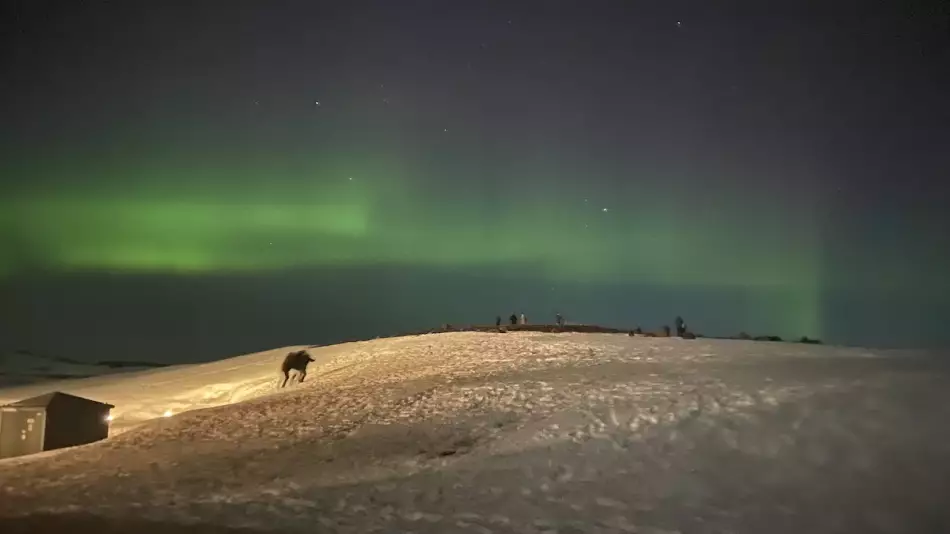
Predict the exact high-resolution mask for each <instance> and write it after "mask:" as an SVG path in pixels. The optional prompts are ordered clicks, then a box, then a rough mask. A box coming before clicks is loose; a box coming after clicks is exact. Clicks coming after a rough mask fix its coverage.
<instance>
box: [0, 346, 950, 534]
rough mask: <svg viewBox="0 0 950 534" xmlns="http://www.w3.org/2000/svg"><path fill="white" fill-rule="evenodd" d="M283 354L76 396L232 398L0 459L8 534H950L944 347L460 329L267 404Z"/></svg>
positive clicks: (108, 380) (131, 414)
mask: <svg viewBox="0 0 950 534" xmlns="http://www.w3.org/2000/svg"><path fill="white" fill-rule="evenodd" d="M292 348H293V347H288V348H286V349H279V350H275V351H269V352H264V353H259V354H254V355H248V356H242V357H239V358H234V359H230V360H225V361H222V362H216V363H213V364H205V365H195V366H186V367H178V368H167V369H162V370H155V371H147V372H142V373H135V374H134V375H132V374H130V375H118V376H114V377H101V378H96V379H89V380H81V381H71V382H69V384H70V388H66V389H64V390H65V391H67V392H70V393H74V394H79V395H84V396H89V397H92V398H96V399H98V400H103V401H105V402H110V403H113V404H115V405H116V413H117V414H119V419H120V420H121V419H123V418H124V419H127V420H129V421H130V422H131V421H139V420H142V419H144V418H146V417H148V416H149V415H153V416H154V415H157V414H159V413H161V412H162V411H164V409H168V408H172V409H173V410H174V411H175V412H176V413H178V412H181V411H184V410H188V409H190V408H203V407H207V406H213V405H219V406H217V407H212V408H208V409H199V410H196V411H190V412H187V413H180V414H179V415H175V416H174V417H170V418H158V419H155V420H153V421H149V422H145V423H144V424H141V425H139V426H137V427H135V428H132V429H131V430H128V431H126V432H123V433H120V434H118V435H116V436H114V437H111V438H110V439H108V440H106V441H104V442H101V443H97V444H93V445H88V446H85V447H79V448H75V449H70V450H66V451H53V452H50V453H44V454H41V455H36V456H33V457H24V458H17V459H12V460H5V461H2V462H0V481H2V490H0V492H2V496H0V518H2V519H0V530H2V531H3V532H4V533H7V532H28V531H31V532H38V531H40V530H38V529H41V528H47V529H49V528H54V526H56V525H59V526H60V528H63V526H69V528H89V529H93V528H95V529H97V530H98V531H99V532H103V531H105V532H118V531H119V529H122V530H123V531H128V530H129V529H136V530H139V531H142V532H178V531H180V529H181V528H183V527H181V525H182V524H185V523H188V524H191V525H193V528H194V529H195V531H196V532H197V531H202V532H204V531H209V530H208V529H210V528H212V526H214V527H216V528H220V529H224V528H225V527H229V528H237V527H246V528H249V529H251V531H260V532H264V531H268V532H275V531H278V532H314V531H317V532H354V533H356V532H373V531H377V532H408V531H412V532H418V533H423V532H432V533H436V532H438V533H442V532H479V533H486V532H539V533H540V532H549V533H550V532H563V533H567V532H597V533H600V532H639V533H654V534H657V533H664V532H666V533H668V532H684V533H685V532H709V533H714V532H715V533H719V532H742V533H746V532H748V533H753V532H755V533H758V532H770V533H771V532H789V533H793V532H794V533H798V532H946V531H950V512H948V511H946V507H945V503H944V500H945V496H946V495H948V494H950V439H948V438H950V432H948V430H947V429H946V421H950V402H947V401H948V400H950V399H948V397H950V373H948V370H947V366H946V364H945V363H943V362H944V361H943V360H941V359H940V358H939V355H938V357H936V358H935V357H931V356H928V355H924V354H902V353H897V352H888V353H883V352H876V351H867V350H861V349H842V348H834V347H822V346H806V345H793V344H781V343H756V342H746V341H725V340H693V341H688V340H679V339H647V338H631V337H627V336H623V335H605V334H541V333H532V332H520V333H507V334H490V333H447V334H438V335H429V336H417V337H407V338H395V339H383V340H376V341H368V342H360V343H350V344H345V345H337V346H333V347H323V348H316V349H311V352H312V354H313V355H314V357H315V358H317V360H318V361H317V362H315V363H314V364H313V369H312V370H311V372H310V376H309V377H308V382H306V383H304V384H303V385H299V386H295V387H293V388H290V389H288V390H284V391H283V392H275V391H274V380H275V370H276V367H277V364H278V363H279V360H280V358H281V357H282V356H283V355H284V354H286V352H287V351H288V350H291V349H292ZM35 392H42V391H39V390H38V389H34V390H30V391H28V390H27V389H18V390H0V400H3V399H12V398H20V397H24V396H29V395H31V394H34V393H35ZM235 401H242V402H238V403H233V402H235ZM24 514H32V515H31V516H29V517H23V516H24ZM43 514H54V515H43ZM57 521H60V523H57ZM31 529H32V530H31ZM315 529H316V530H315ZM218 531H221V532H224V531H227V530H218Z"/></svg>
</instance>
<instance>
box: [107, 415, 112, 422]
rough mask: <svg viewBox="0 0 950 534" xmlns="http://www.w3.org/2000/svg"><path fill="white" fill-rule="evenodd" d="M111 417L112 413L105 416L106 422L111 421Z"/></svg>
mask: <svg viewBox="0 0 950 534" xmlns="http://www.w3.org/2000/svg"><path fill="white" fill-rule="evenodd" d="M112 419H113V417H112V414H109V415H107V416H106V422H111V421H112Z"/></svg>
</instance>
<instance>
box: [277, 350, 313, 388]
mask: <svg viewBox="0 0 950 534" xmlns="http://www.w3.org/2000/svg"><path fill="white" fill-rule="evenodd" d="M313 361H316V360H314V359H313V358H311V357H310V354H308V353H307V351H306V350H298V351H295V352H291V353H289V354H287V356H286V357H284V362H283V363H281V364H280V372H281V373H283V375H284V381H283V382H281V384H280V387H285V386H286V385H287V381H288V380H289V379H290V372H291V371H297V382H298V383H299V382H303V379H304V378H306V377H307V364H309V363H310V362H313Z"/></svg>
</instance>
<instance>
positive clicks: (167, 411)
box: [162, 410, 172, 417]
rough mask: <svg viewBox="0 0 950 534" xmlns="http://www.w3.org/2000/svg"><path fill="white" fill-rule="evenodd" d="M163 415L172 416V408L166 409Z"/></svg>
mask: <svg viewBox="0 0 950 534" xmlns="http://www.w3.org/2000/svg"><path fill="white" fill-rule="evenodd" d="M162 415H163V416H164V417H171V416H172V411H171V410H165V413H164V414H162Z"/></svg>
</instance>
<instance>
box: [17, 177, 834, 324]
mask: <svg viewBox="0 0 950 534" xmlns="http://www.w3.org/2000/svg"><path fill="white" fill-rule="evenodd" d="M345 167H346V166H342V165H341V166H337V167H333V168H328V167H312V168H306V169H301V168H298V169H296V171H293V172H287V171H284V173H285V174H283V175H279V176H276V179H274V180H273V181H272V183H273V185H272V186H266V187H265V186H261V185H260V184H261V182H262V181H261V180H254V179H253V178H254V176H260V175H265V176H266V175H271V176H273V175H274V174H273V173H274V170H273V169H254V168H244V169H242V170H240V171H237V172H232V173H231V174H226V173H224V172H222V171H209V170H207V168H205V169H203V170H201V171H194V172H189V171H187V170H186V171H181V170H166V171H162V170H159V169H149V170H147V171H142V170H139V171H136V170H134V169H126V170H113V171H112V172H114V173H122V175H124V176H132V177H133V178H132V179H129V180H127V181H126V182H125V183H126V185H125V186H123V187H117V186H116V185H115V184H117V183H122V182H121V181H120V180H118V179H116V177H112V176H110V177H109V178H111V179H108V180H105V181H99V182H98V183H102V184H106V183H108V184H112V185H110V186H108V187H101V188H98V189H97V188H94V187H90V186H89V185H88V184H87V185H86V186H84V187H82V188H76V189H75V190H70V189H69V188H63V187H58V188H56V189H55V190H53V191H47V190H44V189H43V188H42V187H35V188H32V189H31V188H21V189H20V190H18V191H15V192H14V193H13V194H10V195H5V196H4V197H3V200H2V201H0V235H2V236H5V240H6V241H7V242H8V243H12V244H13V245H12V246H6V247H4V248H3V250H2V256H0V272H2V273H4V275H5V276H7V277H11V276H16V275H17V274H20V273H23V272H25V271H28V270H40V271H44V272H65V273H70V272H88V271H92V272H113V273H120V274H148V273H158V274H169V273H173V274H178V275H183V276H186V275H214V274H221V273H235V272H237V273H267V272H270V271H279V270H282V269H301V268H303V269H308V268H309V269H320V268H328V267H329V268H340V267H343V268H346V267H348V266H352V267H365V266H373V265H397V266H406V267H429V268H431V267H435V268H442V269H453V268H472V267H475V268H477V267H479V266H496V267H502V268H508V266H510V270H511V272H512V276H513V277H517V276H521V277H529V278H532V279H535V280H548V281H551V282H556V283H609V284H640V285H649V286H654V287H679V288H688V287H699V288H709V287H734V288H744V290H747V291H757V290H767V291H777V292H778V293H780V294H782V295H786V296H785V297H783V298H782V299H781V300H782V303H781V304H780V305H781V306H782V308H784V310H785V311H783V312H782V313H781V314H782V315H783V316H785V317H786V320H787V322H788V323H790V324H794V325H796V329H797V331H800V332H805V333H809V334H811V335H817V334H818V333H820V331H819V323H820V317H819V315H820V313H819V311H818V308H819V306H818V298H819V294H820V289H821V288H820V284H821V280H822V264H821V257H820V250H821V247H820V243H819V242H818V241H817V239H818V238H817V236H818V228H817V227H815V226H814V225H812V226H811V227H806V226H798V227H797V228H798V231H797V232H790V231H789V230H788V228H787V221H788V220H789V217H790V216H791V215H790V214H788V213H781V212H780V210H778V211H777V210H776V209H775V208H774V207H772V208H768V209H764V208H762V207H760V206H759V205H757V204H754V203H736V204H735V206H734V207H735V209H734V210H733V214H734V217H732V218H730V219H729V220H726V219H723V218H721V217H716V216H713V215H706V214H707V213H713V211H712V210H708V209H706V210H704V209H703V205H704V203H708V202H711V200H710V199H709V198H685V199H684V198H677V197H675V196H674V195H671V194H666V195H664V194H654V193H648V192H641V194H640V195H632V196H630V192H626V191H618V192H617V193H618V197H619V198H627V197H628V196H629V198H631V201H629V202H618V201H617V199H616V198H613V199H611V198H595V195H594V194H592V193H588V192H585V191H584V188H583V184H582V183H580V184H579V185H578V186H575V187H560V188H557V189H553V190H540V191H538V190H534V191H532V190H527V189H522V188H519V186H518V185H517V182H513V184H514V185H512V187H511V188H509V189H504V190H499V191H497V192H496V193H492V194H485V192H484V191H478V190H476V189H475V188H472V190H469V191H466V190H465V189H464V187H463V188H458V189H456V190H455V191H448V192H447V191H441V190H437V188H435V187H433V186H432V185H431V184H429V185H427V186H422V185H421V183H423V182H425V181H424V180H420V179H415V178H413V177H412V176H411V172H410V171H408V170H406V169H402V170H400V169H399V166H398V165H389V166H380V167H379V168H375V169H374V168H373V167H372V166H365V165H364V166H362V167H361V168H359V169H358V170H359V172H356V171H353V170H352V168H353V166H350V170H349V172H347V169H346V168H345ZM163 172H164V174H165V176H168V177H170V178H169V179H165V180H161V179H159V177H160V176H161V175H162V174H163ZM136 177H137V179H136ZM308 177H309V178H312V179H308ZM155 184H163V186H162V187H157V186H156V185H155ZM482 189H484V188H482ZM585 195H590V197H589V198H585ZM716 202H718V203H719V204H720V205H721V201H716ZM605 208H606V211H605ZM750 221H754V224H749V222H750ZM618 226H619V227H620V228H623V231H620V232H618V231H617V228H618ZM737 236H741V239H737Z"/></svg>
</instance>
